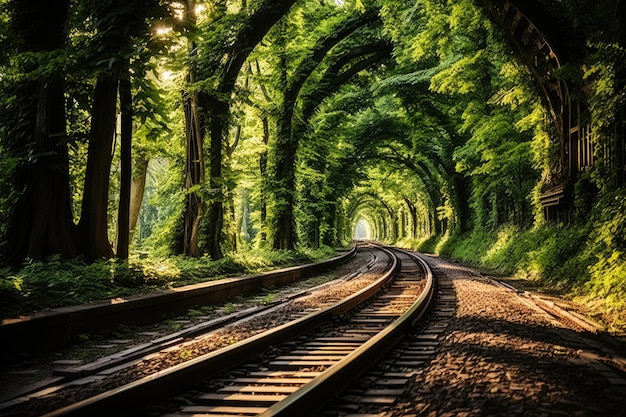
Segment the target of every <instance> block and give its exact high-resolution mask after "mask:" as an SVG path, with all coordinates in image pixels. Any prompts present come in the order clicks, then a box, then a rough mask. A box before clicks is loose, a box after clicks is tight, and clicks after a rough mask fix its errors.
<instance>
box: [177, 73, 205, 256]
mask: <svg viewBox="0 0 626 417" xmlns="http://www.w3.org/2000/svg"><path fill="white" fill-rule="evenodd" d="M191 80H193V78H191ZM191 82H193V81H191ZM184 109H185V125H186V127H185V137H186V140H187V144H186V147H185V148H186V156H185V190H186V192H187V197H186V201H185V211H184V214H183V228H184V232H183V244H182V250H183V252H182V253H183V254H184V255H188V256H194V257H199V256H200V249H199V247H198V234H199V231H200V219H201V216H202V213H203V211H204V210H203V208H204V202H203V201H202V197H201V196H200V194H199V193H198V191H199V188H200V187H201V185H202V183H203V182H204V151H203V145H204V134H203V131H202V127H201V126H200V119H199V110H198V94H197V93H196V92H191V93H189V95H188V97H187V98H186V100H185V103H184Z"/></svg>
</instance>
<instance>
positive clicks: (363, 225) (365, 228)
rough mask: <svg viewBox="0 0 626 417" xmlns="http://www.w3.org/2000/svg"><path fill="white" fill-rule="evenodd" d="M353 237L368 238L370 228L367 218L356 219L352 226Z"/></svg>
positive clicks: (358, 238)
mask: <svg viewBox="0 0 626 417" xmlns="http://www.w3.org/2000/svg"><path fill="white" fill-rule="evenodd" d="M353 238H354V239H355V240H370V238H371V229H370V224H369V222H368V221H367V220H365V219H363V218H361V219H359V220H357V222H356V225H355V226H354V234H353Z"/></svg>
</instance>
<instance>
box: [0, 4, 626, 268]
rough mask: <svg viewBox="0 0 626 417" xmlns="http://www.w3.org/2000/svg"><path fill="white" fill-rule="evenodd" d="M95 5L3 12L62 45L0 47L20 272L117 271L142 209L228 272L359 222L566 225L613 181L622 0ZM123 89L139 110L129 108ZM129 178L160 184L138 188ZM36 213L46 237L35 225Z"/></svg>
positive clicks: (328, 241)
mask: <svg viewBox="0 0 626 417" xmlns="http://www.w3.org/2000/svg"><path fill="white" fill-rule="evenodd" d="M105 3H106V4H105V5H104V4H103V5H102V7H100V6H97V7H96V6H94V5H92V4H91V3H88V2H86V3H85V4H84V5H83V6H84V7H79V6H80V5H82V2H78V3H77V4H76V5H75V4H70V5H69V6H68V5H64V6H63V10H61V9H59V13H56V14H54V19H52V20H50V21H47V20H45V19H42V18H41V16H40V15H39V14H38V12H36V11H34V10H30V9H29V8H28V7H27V6H25V4H23V2H22V1H21V0H11V1H9V2H7V4H6V6H3V8H2V11H1V12H2V15H1V16H2V19H4V21H6V22H8V23H10V25H5V26H6V27H7V28H9V27H12V26H11V25H13V26H15V25H20V24H21V23H23V22H24V21H29V20H32V21H37V22H40V23H41V25H40V26H41V27H42V28H44V29H46V30H48V29H49V30H48V32H49V33H51V34H54V35H55V36H54V44H42V43H41V42H39V41H38V40H37V39H35V37H34V33H31V32H29V30H31V29H29V27H30V26H24V27H21V29H20V30H19V31H17V32H16V33H17V35H18V36H17V38H16V39H15V42H14V41H12V40H11V38H10V37H7V36H4V37H2V39H6V42H4V43H3V44H2V48H4V49H3V52H4V53H3V55H2V56H3V57H4V58H3V60H2V61H0V75H2V77H0V82H1V83H3V87H6V88H3V92H4V93H3V94H4V96H3V100H2V101H1V103H2V106H3V110H4V111H3V113H2V114H3V115H10V114H23V115H24V119H23V120H21V119H20V120H16V119H15V118H13V119H12V118H11V117H4V116H3V117H2V120H1V123H2V125H1V126H0V127H1V128H0V139H1V142H0V150H2V154H3V158H4V159H3V165H2V166H1V169H2V170H3V171H2V172H3V174H4V175H3V177H2V182H1V183H0V187H2V190H3V191H6V192H4V193H3V194H2V195H3V196H5V197H2V200H0V205H1V208H2V210H0V213H2V216H3V217H2V219H1V220H2V227H1V228H0V232H1V233H2V234H1V236H2V238H1V239H2V240H1V243H0V244H1V245H2V247H3V249H4V250H3V254H5V261H8V262H11V263H13V264H19V263H21V262H22V261H23V260H24V259H25V258H28V257H36V258H45V257H46V256H48V255H50V254H53V253H54V254H56V253H59V254H60V255H62V257H75V256H77V255H83V256H85V257H86V258H88V259H92V260H93V259H97V258H100V257H111V256H118V255H119V254H121V256H122V257H125V256H126V255H124V253H125V252H127V250H125V249H124V247H127V246H128V244H130V243H132V242H128V241H129V239H130V237H129V236H130V235H129V234H128V233H119V230H120V228H122V229H123V231H126V230H125V229H126V228H128V227H127V226H126V225H127V224H128V223H129V221H128V220H127V219H126V217H128V215H127V214H123V213H127V212H128V210H127V206H128V205H129V204H130V203H129V200H133V201H135V200H137V198H138V199H139V200H141V199H142V198H143V199H144V205H143V206H150V205H152V210H154V212H155V213H157V214H155V216H154V217H153V218H151V220H146V221H150V222H152V223H151V224H149V225H148V226H149V227H147V229H149V230H151V231H155V233H154V236H153V238H152V239H147V240H146V242H147V244H150V245H153V247H157V246H159V247H165V248H166V249H164V250H166V251H167V253H170V254H183V255H186V256H195V257H199V256H202V255H205V254H206V255H208V256H209V257H210V258H213V259H218V258H220V257H222V256H223V255H224V253H225V252H231V251H235V250H236V249H237V248H239V247H251V246H269V247H272V248H274V249H279V250H284V249H288V250H290V249H294V248H296V247H299V246H304V247H320V246H323V245H329V246H336V245H338V244H340V243H345V241H346V240H348V239H350V238H351V237H352V236H353V234H354V232H355V225H356V223H357V222H358V221H359V219H363V221H367V222H368V224H369V226H370V236H371V237H372V238H380V239H383V240H386V241H389V242H393V241H399V240H403V239H404V240H406V239H412V240H419V239H424V238H428V237H430V236H441V235H446V234H448V235H454V234H456V235H462V234H464V233H471V232H472V231H475V230H478V229H490V230H493V229H497V228H498V227H500V226H502V225H505V224H514V225H518V226H520V227H529V226H531V225H534V224H543V222H545V220H546V219H547V220H558V221H561V222H565V221H575V220H576V218H584V217H585V215H586V214H585V213H587V214H588V213H589V212H590V211H591V210H592V209H593V208H594V207H596V205H597V204H598V202H599V201H600V200H601V199H602V197H603V196H604V195H605V194H606V192H608V191H611V192H615V190H621V189H622V188H621V187H622V185H623V178H624V166H625V164H624V155H625V154H626V152H625V149H624V146H625V145H624V134H623V133H624V111H625V110H624V109H625V107H624V101H623V99H621V98H622V97H623V91H624V73H625V71H624V60H623V59H622V58H623V55H624V54H623V43H624V42H623V41H624V32H625V31H624V27H623V22H621V21H619V19H608V20H609V24H607V23H606V21H607V18H610V17H612V16H614V15H615V13H620V12H623V9H624V5H623V4H622V2H611V5H610V6H611V7H607V8H606V10H597V8H596V7H594V5H593V4H592V3H591V2H587V1H581V2H569V1H563V2H555V1H551V0H532V1H521V0H463V1H460V2H455V1H444V2H437V1H434V0H420V1H418V2H415V4H408V3H405V2H393V1H384V0H376V1H375V0H367V1H366V0H359V1H356V0H355V1H345V2H336V1H334V0H322V1H317V2H310V1H294V0H285V1H282V0H281V1H267V0H258V1H252V2H247V1H243V2H242V1H235V0H224V1H220V2H217V3H215V4H213V3H212V2H204V1H201V0H194V1H191V0H187V1H184V2H178V1H171V2H168V1H166V2H152V3H151V4H150V5H149V6H150V7H146V8H142V12H141V14H136V13H131V11H132V10H134V9H133V8H132V7H131V8H126V7H125V4H124V2H120V1H118V0H107V2H105ZM105 6H106V7H105ZM134 6H135V4H134V3H133V7H134ZM137 6H138V5H137ZM138 7H139V6H138ZM591 12H593V13H591ZM618 15H619V14H618ZM136 19H139V20H140V21H141V24H138V23H137V20H136ZM59 28H63V29H59ZM129 28H132V31H130V32H129V30H130V29H129ZM124 33H129V34H132V36H130V38H129V39H126V38H124V39H121V38H120V36H122V37H123V34H124ZM18 38H19V39H18ZM51 39H52V38H51ZM76 45H80V46H82V47H81V48H76ZM29 54H35V55H34V56H36V57H38V58H37V59H35V60H34V61H33V60H32V59H31V58H29V56H30V55H29ZM50 54H53V55H55V57H57V58H58V59H57V60H56V61H54V63H53V64H50V66H49V67H48V66H46V65H44V63H43V62H45V61H46V59H47V58H49V55H50ZM122 56H123V57H128V59H126V58H125V59H124V60H122V59H121V58H120V57H122ZM128 77H130V84H131V87H130V88H131V95H132V106H133V109H128V108H127V107H128V106H126V105H125V106H121V105H118V101H119V102H120V103H121V101H125V103H128V102H129V100H128V95H127V92H128V91H127V90H128V88H127V85H128V83H127V81H128ZM35 80H38V81H35ZM46 80H48V81H50V80H56V81H59V83H52V84H50V83H47V81H46ZM61 81H63V82H61ZM106 83H108V84H106ZM53 84H54V86H55V87H54V88H55V89H58V91H57V90H54V91H48V90H46V88H50V87H49V86H51V85H53ZM46 86H48V87H46ZM107 86H108V87H107ZM109 87H110V88H109ZM26 91H36V92H38V93H37V94H23V93H24V92H26ZM61 92H62V93H63V94H62V95H63V96H64V97H65V100H66V105H65V109H66V110H65V112H62V111H60V107H59V106H58V103H57V101H58V100H60V97H61ZM109 93H110V94H109ZM26 96H28V97H36V100H35V99H32V100H30V101H29V100H28V99H26V98H24V97H26ZM17 97H19V98H20V99H19V100H17V99H16V98H17ZM55 100H56V101H55ZM55 103H56V104H55ZM121 108H124V109H127V110H132V111H129V112H126V113H125V114H124V117H125V120H126V123H125V124H124V126H125V128H124V132H123V133H124V138H128V137H129V135H130V133H129V130H132V131H133V132H132V135H130V136H132V139H133V142H132V145H129V141H128V140H126V139H125V141H124V147H123V148H124V149H125V150H126V151H125V153H124V154H121V153H120V152H119V149H120V148H122V147H121V146H117V142H116V141H117V136H116V126H115V118H116V117H115V116H116V115H115V113H116V112H118V109H121ZM42 109H49V110H50V111H48V112H44V111H43V110H42ZM55 109H56V110H55ZM53 110H54V111H53ZM105 110H106V111H105ZM129 117H130V118H132V123H130V124H129V123H128V121H129V120H130V119H129ZM52 119H55V120H52ZM57 119H58V120H57ZM86 125H88V127H89V128H88V129H86V128H85V126H86ZM59 126H65V129H61V130H59V129H60V128H59ZM129 126H130V127H129ZM62 130H64V131H62ZM17 138H23V139H24V140H18V139H17ZM68 144H69V146H68ZM128 146H132V152H130V153H129V152H127V150H128ZM29 155H30V156H29ZM33 155H34V156H37V155H45V157H42V158H37V157H33ZM130 159H133V160H134V161H132V162H134V165H135V167H143V168H142V169H139V170H137V169H136V170H135V171H142V172H132V171H130V170H129V168H128V167H129V163H130V162H131V161H130ZM52 160H54V161H57V162H58V163H51V161H52ZM150 160H166V161H167V164H165V165H164V166H166V167H168V168H167V170H164V171H166V172H161V173H155V172H147V170H148V168H147V167H148V166H149V164H148V161H150ZM118 165H119V166H120V167H124V169H123V170H124V175H120V170H118V169H117V168H116V167H117V166H118ZM51 170H52V171H53V172H54V176H49V175H46V174H45V173H46V172H52V171H51ZM35 174H37V175H35ZM40 174H41V175H40ZM161 174H162V176H160V177H159V175H161ZM133 176H134V177H136V178H148V182H147V184H144V185H142V186H141V187H139V188H141V190H140V191H137V190H136V187H135V188H133V187H131V183H133V180H134V179H133V178H132V177H133ZM53 177H54V178H56V179H55V181H62V182H63V184H62V185H58V184H57V185H54V187H52V188H50V187H47V186H46V184H47V183H46V181H49V180H50V181H51V178H53ZM66 183H67V184H66ZM134 183H140V181H139V182H134ZM143 188H145V189H146V194H145V196H144V194H143ZM42 189H59V190H61V189H62V191H63V192H59V193H51V194H50V195H48V193H42V192H41V190H42ZM68 190H70V191H71V192H70V191H68ZM129 193H130V194H132V197H133V198H130V197H129V196H128V195H129ZM603 193H604V194H603ZM41 199H44V200H46V201H43V202H42V201H41ZM42 206H49V207H55V209H54V210H55V213H56V214H55V216H56V217H58V218H59V222H58V223H57V225H56V226H54V227H50V228H49V229H46V228H45V227H42V226H41V224H40V222H39V220H41V218H42V217H41V212H40V208H41V207H42ZM118 213H119V214H118ZM244 217H245V221H244ZM37 219H38V220H37ZM146 219H147V218H146ZM243 227H245V228H246V230H245V231H243V230H242V228H243ZM52 232H54V233H52ZM114 241H115V242H117V245H115V246H116V247H115V248H114V247H113V245H112V244H111V242H114ZM125 241H126V242H125ZM85 243H89V244H85ZM118 246H119V247H118ZM9 248H10V250H8V249H9ZM83 252H84V253H83ZM115 252H119V254H118V253H115Z"/></svg>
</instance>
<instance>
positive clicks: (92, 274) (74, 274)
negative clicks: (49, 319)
mask: <svg viewBox="0 0 626 417" xmlns="http://www.w3.org/2000/svg"><path fill="white" fill-rule="evenodd" d="M333 254H334V250H333V249H331V248H323V249H321V250H315V251H312V250H298V251H270V250H251V251H246V252H245V253H235V254H232V255H231V256H228V257H226V258H224V259H221V260H218V261H212V260H211V259H210V258H208V257H202V258H186V257H182V256H180V257H170V258H152V257H145V256H143V255H141V256H140V254H134V255H131V257H130V259H129V260H128V261H119V260H101V261H97V262H94V263H92V264H86V263H85V262H83V261H82V260H78V259H77V260H61V259H60V258H59V257H58V256H52V257H49V258H48V259H46V260H45V261H34V260H28V261H26V262H25V263H24V264H23V265H22V267H21V268H19V269H13V268H0V315H1V316H3V317H10V316H14V315H19V314H24V313H27V312H31V311H41V310H46V309H50V308H54V307H63V306H70V305H76V304H82V303H87V302H92V301H96V300H105V299H111V298H117V297H129V296H134V295H139V294H143V293H147V292H152V291H159V290H165V289H169V288H173V287H180V286H183V285H188V284H194V283H198V282H205V281H210V280H216V279H220V278H223V277H225V276H236V275H242V274H245V273H258V272H262V271H266V270H268V269H271V268H276V267H284V266H291V265H297V264H304V263H310V262H315V261H317V260H320V259H323V258H328V257H330V256H332V255H333Z"/></svg>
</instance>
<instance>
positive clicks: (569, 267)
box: [404, 196, 626, 331]
mask: <svg viewBox="0 0 626 417" xmlns="http://www.w3.org/2000/svg"><path fill="white" fill-rule="evenodd" d="M607 198H610V199H612V201H610V202H604V203H602V202H601V203H600V204H598V207H602V209H596V210H594V212H593V213H592V216H591V218H590V219H588V220H589V221H587V222H585V223H579V224H573V225H568V226H565V225H543V226H539V227H535V228H531V229H522V228H519V227H516V226H512V225H505V226H502V227H500V228H499V229H497V230H474V231H472V232H471V233H467V234H464V235H456V236H451V237H431V238H429V239H428V240H424V241H414V242H404V244H405V245H407V246H411V247H414V248H416V249H418V250H420V251H422V252H427V253H436V254H439V255H443V256H446V257H449V258H451V259H453V260H459V261H462V262H465V263H468V264H472V265H476V266H480V267H484V268H489V269H492V270H494V272H496V273H500V274H505V275H514V276H517V277H519V278H523V279H528V280H531V281H533V282H534V283H535V284H537V285H539V286H541V287H543V288H544V289H545V290H548V291H553V292H557V293H559V294H562V295H565V296H567V297H569V298H571V299H573V300H575V301H577V302H579V303H581V304H583V305H586V306H587V307H588V308H590V310H591V312H592V313H593V314H594V315H596V316H601V317H602V320H603V321H604V323H605V324H607V325H608V327H609V329H611V330H620V331H624V330H626V253H625V251H624V247H625V242H626V238H625V236H626V235H625V234H626V197H624V196H610V197H607Z"/></svg>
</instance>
